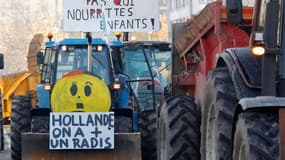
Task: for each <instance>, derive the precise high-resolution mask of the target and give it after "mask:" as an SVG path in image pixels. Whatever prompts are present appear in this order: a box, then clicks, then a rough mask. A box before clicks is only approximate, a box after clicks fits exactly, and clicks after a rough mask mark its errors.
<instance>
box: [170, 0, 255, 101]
mask: <svg viewBox="0 0 285 160" xmlns="http://www.w3.org/2000/svg"><path fill="white" fill-rule="evenodd" d="M243 15H244V24H243V26H244V27H250V26H251V23H252V15H253V8H251V7H244V9H243ZM173 38H174V39H173V45H174V47H173V48H174V49H173V50H174V53H173V57H172V59H173V62H172V64H173V67H172V84H171V85H172V94H174V95H177V94H184V95H189V96H193V97H195V98H196V99H200V97H201V96H202V93H203V90H204V86H205V79H206V76H207V74H208V71H209V70H210V69H212V68H214V67H215V62H216V57H217V55H218V54H219V53H222V51H223V50H224V49H226V48H233V47H245V46H249V39H250V37H249V34H248V33H246V32H245V31H244V30H243V29H241V28H240V27H238V26H236V25H231V24H229V23H228V22H227V19H226V10H225V7H224V6H222V5H221V3H220V2H213V3H210V4H208V5H207V6H206V7H205V8H204V9H203V10H202V11H201V12H200V13H199V14H198V15H196V16H194V17H191V18H190V19H189V20H187V22H186V25H185V26H184V29H183V31H181V32H180V33H179V34H178V35H174V36H173Z"/></svg>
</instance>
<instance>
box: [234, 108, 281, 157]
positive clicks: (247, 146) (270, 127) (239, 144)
mask: <svg viewBox="0 0 285 160" xmlns="http://www.w3.org/2000/svg"><path fill="white" fill-rule="evenodd" d="M233 160H279V124H278V114H277V113H270V112H268V113H259V112H244V113H241V114H240V115H239V119H238V122H237V125H236V132H235V137H234V149H233Z"/></svg>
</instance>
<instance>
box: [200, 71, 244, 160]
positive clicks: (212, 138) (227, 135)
mask: <svg viewBox="0 0 285 160" xmlns="http://www.w3.org/2000/svg"><path fill="white" fill-rule="evenodd" d="M237 102H238V100H237V96H236V93H235V90H234V86H233V83H232V80H231V77H230V74H229V71H228V69H227V68H226V67H223V68H216V69H213V70H212V71H210V72H209V75H208V77H207V81H206V87H205V97H204V99H203V102H202V107H201V109H202V125H201V131H202V141H201V155H202V160H230V159H231V157H232V142H233V137H232V129H233V124H234V120H233V117H234V112H235V108H236V104H237Z"/></svg>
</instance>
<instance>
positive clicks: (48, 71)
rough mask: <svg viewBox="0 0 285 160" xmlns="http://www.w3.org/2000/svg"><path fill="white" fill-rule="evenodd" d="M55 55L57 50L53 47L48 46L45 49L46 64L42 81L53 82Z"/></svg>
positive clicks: (43, 67)
mask: <svg viewBox="0 0 285 160" xmlns="http://www.w3.org/2000/svg"><path fill="white" fill-rule="evenodd" d="M54 57H55V50H54V49H53V48H51V47H47V48H46V49H45V54H44V64H43V66H42V82H43V83H52V82H51V79H52V75H53V70H52V67H53V63H54Z"/></svg>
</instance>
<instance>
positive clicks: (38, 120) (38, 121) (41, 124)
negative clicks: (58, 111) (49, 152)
mask: <svg viewBox="0 0 285 160" xmlns="http://www.w3.org/2000/svg"><path fill="white" fill-rule="evenodd" d="M31 131H32V132H34V133H48V132H49V116H42V115H37V116H33V117H32V121H31Z"/></svg>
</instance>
